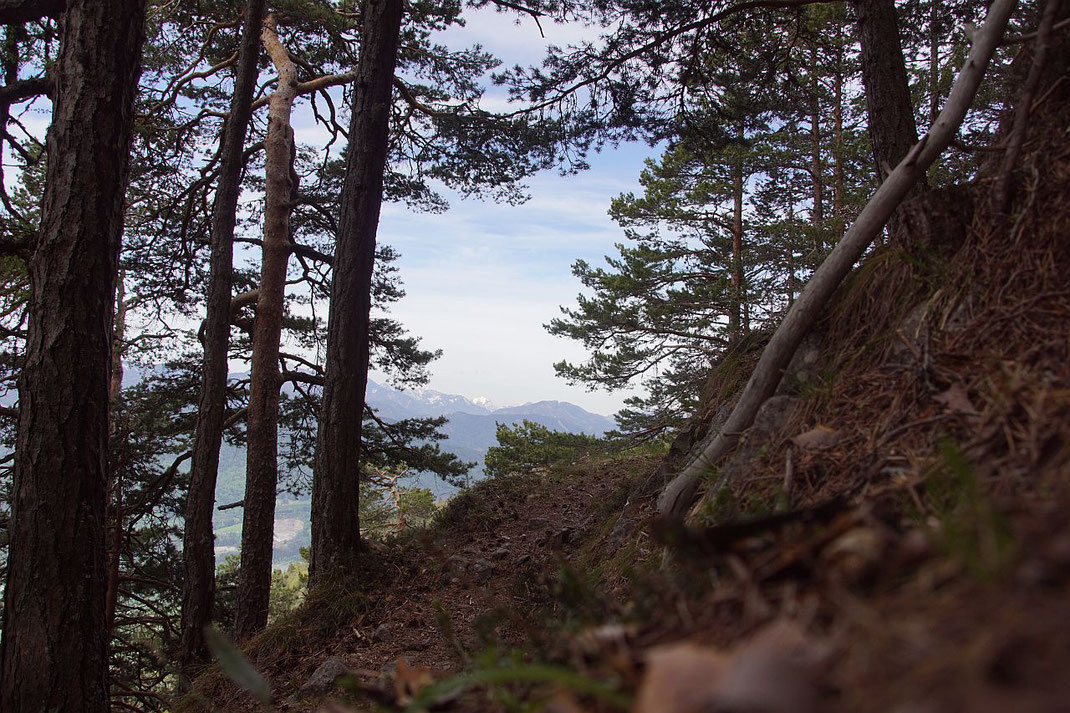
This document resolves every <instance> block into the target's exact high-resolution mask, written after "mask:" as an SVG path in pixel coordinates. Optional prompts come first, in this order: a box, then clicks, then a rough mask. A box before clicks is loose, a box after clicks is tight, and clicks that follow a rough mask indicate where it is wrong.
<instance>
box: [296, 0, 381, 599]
mask: <svg viewBox="0 0 1070 713" xmlns="http://www.w3.org/2000/svg"><path fill="white" fill-rule="evenodd" d="M401 15H402V0H365V2H364V12H363V17H364V26H363V27H362V29H361V45H360V47H361V49H360V59H359V61H358V63H357V86H356V92H355V93H354V99H353V117H352V120H351V123H350V129H349V155H348V158H347V164H346V177H345V184H344V186H343V188H342V196H341V204H342V209H341V217H340V221H339V228H338V244H337V247H336V248H335V254H334V274H333V277H332V282H331V312H330V317H329V320H328V325H327V359H326V364H325V369H326V372H325V380H324V386H323V405H322V408H321V411H320V420H319V432H318V434H317V438H316V466H315V473H314V477H313V480H312V557H311V562H310V566H309V586H310V587H312V586H315V585H316V584H318V583H319V582H321V581H323V580H324V579H325V578H326V577H327V576H329V575H331V574H333V573H336V572H352V570H353V567H354V564H355V559H356V554H357V548H358V546H359V544H360V528H359V525H360V519H359V515H358V512H357V504H358V490H359V478H360V438H361V425H362V418H363V415H364V392H365V389H366V388H367V385H368V359H369V355H368V332H369V319H370V314H369V312H370V310H371V279H372V268H373V267H374V264H375V234H376V230H377V229H378V226H379V210H380V207H381V205H382V200H383V169H384V167H385V165H386V152H387V132H388V129H389V121H390V99H391V91H392V89H391V87H392V83H393V79H394V66H395V64H396V62H397V45H398V34H399V32H400V27H401Z"/></svg>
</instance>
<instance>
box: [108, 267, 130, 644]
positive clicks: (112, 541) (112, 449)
mask: <svg viewBox="0 0 1070 713" xmlns="http://www.w3.org/2000/svg"><path fill="white" fill-rule="evenodd" d="M123 279H124V275H123V273H122V272H120V273H119V279H118V282H117V283H116V285H115V336H114V338H113V339H112V350H111V379H110V381H109V383H108V441H109V446H108V451H109V453H111V455H112V458H113V459H114V460H111V461H110V462H109V464H108V470H109V472H110V473H111V477H110V481H111V485H110V488H109V490H110V492H111V502H112V507H111V512H112V515H111V522H110V524H109V527H110V528H111V529H110V531H109V533H108V549H107V557H108V560H107V561H108V590H107V596H106V598H105V611H106V621H107V624H108V632H109V634H110V632H111V631H112V630H113V629H114V628H115V607H116V604H117V603H118V601H119V555H120V553H121V552H122V549H123V466H124V463H123V456H124V454H125V450H126V449H125V438H126V434H125V433H124V432H123V427H122V424H120V422H119V417H120V413H119V397H120V396H121V395H122V391H123V345H124V343H125V341H126V312H127V309H128V308H129V305H128V304H127V302H126V289H125V285H124V284H123ZM120 439H122V440H120Z"/></svg>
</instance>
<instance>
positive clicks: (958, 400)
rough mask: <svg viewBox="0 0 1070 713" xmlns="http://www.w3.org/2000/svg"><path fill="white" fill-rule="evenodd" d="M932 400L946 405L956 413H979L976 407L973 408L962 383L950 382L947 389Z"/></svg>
mask: <svg viewBox="0 0 1070 713" xmlns="http://www.w3.org/2000/svg"><path fill="white" fill-rule="evenodd" d="M933 401H936V403H938V404H943V405H944V406H947V408H948V409H950V410H952V411H954V412H956V413H963V414H967V415H971V416H973V415H977V414H978V413H979V412H978V411H977V409H976V408H974V405H973V402H972V401H970V396H969V394H967V393H966V389H965V387H963V385H962V384H952V385H951V386H950V387H948V389H947V391H944V392H942V393H939V394H937V395H936V396H934V397H933Z"/></svg>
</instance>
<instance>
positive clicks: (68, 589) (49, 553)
mask: <svg viewBox="0 0 1070 713" xmlns="http://www.w3.org/2000/svg"><path fill="white" fill-rule="evenodd" d="M144 20H145V0H82V1H81V2H71V3H70V5H69V9H68V11H67V13H66V15H65V16H64V17H63V20H62V39H61V41H60V54H59V59H58V62H57V65H56V67H55V70H54V71H55V72H56V77H57V78H58V82H57V86H58V91H57V92H56V96H55V103H54V105H53V113H52V124H51V126H50V127H49V130H48V137H47V148H48V168H47V173H46V178H45V194H44V200H43V203H42V218H41V229H40V236H39V238H38V241H37V248H36V251H35V252H34V254H33V256H32V258H31V260H30V263H29V278H30V301H29V323H28V328H27V340H26V353H25V364H24V366H23V369H22V374H21V376H20V377H19V422H18V435H17V441H16V450H15V479H14V486H13V490H12V515H11V522H10V524H9V530H8V532H9V534H10V543H11V544H10V557H9V561H8V565H9V568H8V579H7V586H6V589H5V592H4V621H5V629H4V634H3V639H2V642H0V710H3V711H5V713H23V712H29V711H34V712H37V711H65V712H66V711H70V712H72V713H77V712H80V711H94V712H100V713H103V712H104V711H107V710H108V656H107V654H108V651H107V643H108V639H107V625H106V612H105V600H106V588H107V585H106V574H105V529H106V500H107V480H108V472H107V448H108V409H109V399H108V387H109V380H110V375H111V358H112V355H111V345H112V336H113V335H112V326H113V319H114V307H115V282H116V275H117V273H118V259H119V245H120V242H121V236H122V229H123V198H124V193H125V189H126V181H127V175H128V170H127V169H128V158H129V154H130V139H131V135H132V128H133V118H134V107H133V105H134V95H135V93H136V91H137V78H138V72H139V64H140V57H141V47H142V44H143V41H144Z"/></svg>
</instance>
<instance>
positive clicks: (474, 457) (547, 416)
mask: <svg viewBox="0 0 1070 713" xmlns="http://www.w3.org/2000/svg"><path fill="white" fill-rule="evenodd" d="M244 376H247V374H231V377H232V378H234V377H244ZM144 377H145V370H140V369H137V368H128V369H127V370H126V372H125V374H124V380H123V381H124V386H132V385H133V384H136V383H137V382H139V381H140V380H141V379H143V378H144ZM367 399H368V405H369V406H371V407H372V409H374V410H375V411H376V413H377V414H378V416H379V417H380V418H382V419H384V420H385V421H388V422H393V421H400V420H402V419H405V418H421V417H435V416H445V417H446V418H447V419H449V421H448V422H447V423H446V424H445V425H443V426H442V428H441V430H442V432H443V433H444V434H446V436H447V438H446V439H445V440H443V441H441V442H440V445H441V447H442V449H443V450H444V451H448V452H450V453H455V454H456V455H457V457H459V458H460V459H461V460H463V461H467V462H471V463H475V464H476V465H475V467H473V468H472V470H471V472H470V482H473V483H474V482H477V481H479V480H481V479H482V478H483V477H484V475H483V457H484V456H485V455H486V453H487V449H488V448H490V447H491V446H494V445H496V444H497V437H496V432H497V427H498V424H499V423H504V424H506V425H509V426H515V425H517V424H519V423H522V422H523V421H525V420H526V421H533V422H535V423H538V424H541V425H543V426H546V427H547V428H549V429H551V430H554V431H567V432H569V433H586V434H589V435H594V436H600V435H602V434H603V433H605V432H606V431H610V430H612V429H614V428H615V427H616V424H615V423H614V421H613V419H611V418H608V417H606V416H600V415H598V414H594V413H590V412H589V411H585V410H584V409H582V408H580V407H579V406H576V405H575V404H570V403H567V402H564V401H536V402H533V403H526V404H522V405H520V406H508V407H504V408H496V407H495V405H494V404H493V403H491V401H490V400H489V399H486V398H471V399H470V398H467V397H465V396H460V395H458V394H446V393H442V392H441V391H435V390H433V389H414V390H412V391H400V390H398V389H394V388H391V387H390V386H387V385H384V384H379V383H376V382H374V381H370V380H369V382H368V391H367ZM407 484H408V485H409V487H421V488H427V489H429V490H431V491H432V492H433V493H434V494H435V496H436V497H438V498H443V497H447V496H449V495H452V494H453V493H454V492H456V488H454V487H453V486H451V485H449V484H448V483H445V482H443V481H441V480H439V479H438V478H437V477H435V476H433V475H431V474H428V473H417V474H414V475H413V476H411V477H410V478H409V482H408V483H407ZM244 490H245V449H244V448H238V447H234V446H231V445H229V444H226V443H224V444H223V446H222V448H221V451H220V463H219V477H218V480H217V486H216V501H217V502H218V503H229V502H234V501H236V500H240V499H241V497H242V494H243V493H244ZM309 515H310V503H309V501H308V496H307V495H306V496H302V497H298V498H294V497H293V496H288V495H280V497H279V500H278V503H277V505H276V515H275V526H276V536H275V548H274V550H275V551H274V559H275V565H276V566H281V565H284V564H286V563H287V562H292V561H295V560H297V559H298V558H299V555H298V549H299V548H300V547H302V546H307V545H308V543H309V540H310V537H309V525H308V521H309ZM213 519H214V522H215V534H216V554H217V556H218V557H220V558H222V557H223V556H225V555H228V554H234V553H236V552H237V550H238V545H239V544H240V542H241V520H242V510H241V509H240V508H238V509H233V510H225V511H219V510H217V511H216V512H215V513H214V518H213ZM220 561H221V560H220Z"/></svg>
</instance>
